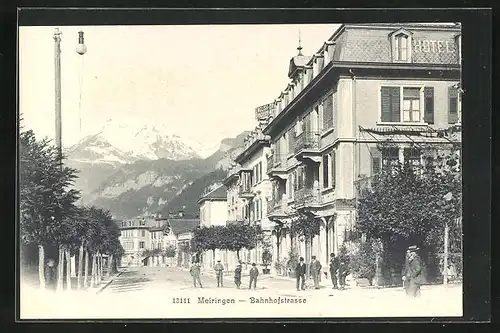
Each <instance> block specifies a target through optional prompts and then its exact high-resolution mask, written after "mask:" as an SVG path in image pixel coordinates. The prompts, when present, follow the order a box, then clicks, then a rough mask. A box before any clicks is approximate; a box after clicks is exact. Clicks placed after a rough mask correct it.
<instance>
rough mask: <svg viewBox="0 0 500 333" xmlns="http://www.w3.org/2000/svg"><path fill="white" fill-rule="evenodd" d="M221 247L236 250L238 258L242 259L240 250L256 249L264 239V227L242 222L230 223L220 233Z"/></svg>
mask: <svg viewBox="0 0 500 333" xmlns="http://www.w3.org/2000/svg"><path fill="white" fill-rule="evenodd" d="M220 235H221V236H222V237H221V241H222V247H221V249H225V250H229V251H235V252H236V256H237V258H238V260H240V251H241V249H243V248H245V249H247V250H251V249H254V248H255V247H256V246H257V244H258V242H260V241H261V239H262V229H261V227H260V225H248V224H242V223H234V224H229V225H228V226H226V227H225V228H224V229H222V232H221V234H220Z"/></svg>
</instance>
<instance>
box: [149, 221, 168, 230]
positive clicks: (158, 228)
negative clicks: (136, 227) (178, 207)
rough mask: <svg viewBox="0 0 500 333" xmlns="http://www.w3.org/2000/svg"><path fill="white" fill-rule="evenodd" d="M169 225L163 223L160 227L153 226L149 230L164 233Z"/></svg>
mask: <svg viewBox="0 0 500 333" xmlns="http://www.w3.org/2000/svg"><path fill="white" fill-rule="evenodd" d="M167 225H168V224H167V223H163V224H162V225H160V226H159V227H157V226H153V227H151V228H149V231H163V230H164V229H165V227H166V226H167Z"/></svg>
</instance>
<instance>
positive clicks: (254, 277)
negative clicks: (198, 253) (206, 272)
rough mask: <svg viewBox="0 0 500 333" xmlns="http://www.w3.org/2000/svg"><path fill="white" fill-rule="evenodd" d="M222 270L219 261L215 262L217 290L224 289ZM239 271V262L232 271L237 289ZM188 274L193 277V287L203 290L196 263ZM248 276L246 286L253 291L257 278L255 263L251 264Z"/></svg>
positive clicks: (197, 263)
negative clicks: (248, 279) (248, 280)
mask: <svg viewBox="0 0 500 333" xmlns="http://www.w3.org/2000/svg"><path fill="white" fill-rule="evenodd" d="M224 269H225V268H224V265H223V264H222V263H221V261H220V260H217V263H216V264H215V266H214V271H215V278H216V280H217V287H218V288H221V287H224ZM241 271H242V266H241V262H239V263H238V265H237V266H236V268H235V270H234V284H235V285H236V288H238V289H240V286H241ZM189 272H190V274H191V276H192V277H193V284H194V287H195V288H196V287H197V285H199V286H200V288H203V286H202V284H201V280H200V274H201V267H200V263H199V262H198V261H195V262H193V264H192V266H191V269H190V271H189ZM249 275H250V283H249V285H248V289H251V288H252V286H253V288H254V289H256V288H257V277H258V276H259V269H258V268H257V264H255V263H253V264H252V268H250V271H249Z"/></svg>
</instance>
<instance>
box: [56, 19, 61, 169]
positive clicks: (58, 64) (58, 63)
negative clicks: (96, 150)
mask: <svg viewBox="0 0 500 333" xmlns="http://www.w3.org/2000/svg"><path fill="white" fill-rule="evenodd" d="M61 34H62V32H61V31H59V29H58V28H56V30H55V32H54V41H55V44H54V65H55V110H56V140H55V142H56V147H57V152H58V154H59V156H58V157H59V164H60V168H61V169H62V142H61V140H62V126H61Z"/></svg>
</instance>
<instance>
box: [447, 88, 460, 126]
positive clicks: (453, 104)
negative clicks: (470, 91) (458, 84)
mask: <svg viewBox="0 0 500 333" xmlns="http://www.w3.org/2000/svg"><path fill="white" fill-rule="evenodd" d="M456 122H458V90H457V88H455V87H453V86H451V87H449V88H448V123H450V124H455V123H456Z"/></svg>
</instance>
